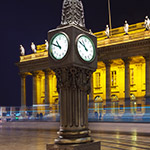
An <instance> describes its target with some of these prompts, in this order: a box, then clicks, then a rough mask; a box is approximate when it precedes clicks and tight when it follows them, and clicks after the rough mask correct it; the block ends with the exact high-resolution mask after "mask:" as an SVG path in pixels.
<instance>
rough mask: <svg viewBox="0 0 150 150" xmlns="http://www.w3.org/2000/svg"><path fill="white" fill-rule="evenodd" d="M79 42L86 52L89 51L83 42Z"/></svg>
mask: <svg viewBox="0 0 150 150" xmlns="http://www.w3.org/2000/svg"><path fill="white" fill-rule="evenodd" d="M79 42H80V44H81V45H82V46H83V47H84V48H85V50H86V51H88V49H87V48H86V46H85V44H83V43H82V42H81V41H79Z"/></svg>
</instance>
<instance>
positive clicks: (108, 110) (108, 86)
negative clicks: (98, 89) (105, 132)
mask: <svg viewBox="0 0 150 150" xmlns="http://www.w3.org/2000/svg"><path fill="white" fill-rule="evenodd" d="M104 63H105V66H106V114H105V115H104V116H103V120H108V121H109V120H110V121H111V120H113V115H112V114H111V74H110V68H111V63H112V61H109V60H108V61H105V62H104Z"/></svg>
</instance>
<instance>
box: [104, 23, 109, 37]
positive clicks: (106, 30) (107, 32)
mask: <svg viewBox="0 0 150 150" xmlns="http://www.w3.org/2000/svg"><path fill="white" fill-rule="evenodd" d="M105 34H106V36H107V37H108V38H109V26H108V25H106V29H105Z"/></svg>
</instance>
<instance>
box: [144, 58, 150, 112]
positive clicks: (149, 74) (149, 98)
mask: <svg viewBox="0 0 150 150" xmlns="http://www.w3.org/2000/svg"><path fill="white" fill-rule="evenodd" d="M145 61H146V64H145V69H146V70H145V71H146V95H145V99H146V100H145V106H146V109H145V114H147V113H150V108H149V107H150V56H146V57H145Z"/></svg>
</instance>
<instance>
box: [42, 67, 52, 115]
mask: <svg viewBox="0 0 150 150" xmlns="http://www.w3.org/2000/svg"><path fill="white" fill-rule="evenodd" d="M43 71H44V73H45V113H46V114H47V113H49V111H48V110H49V103H50V75H51V70H50V69H46V70H43Z"/></svg>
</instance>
